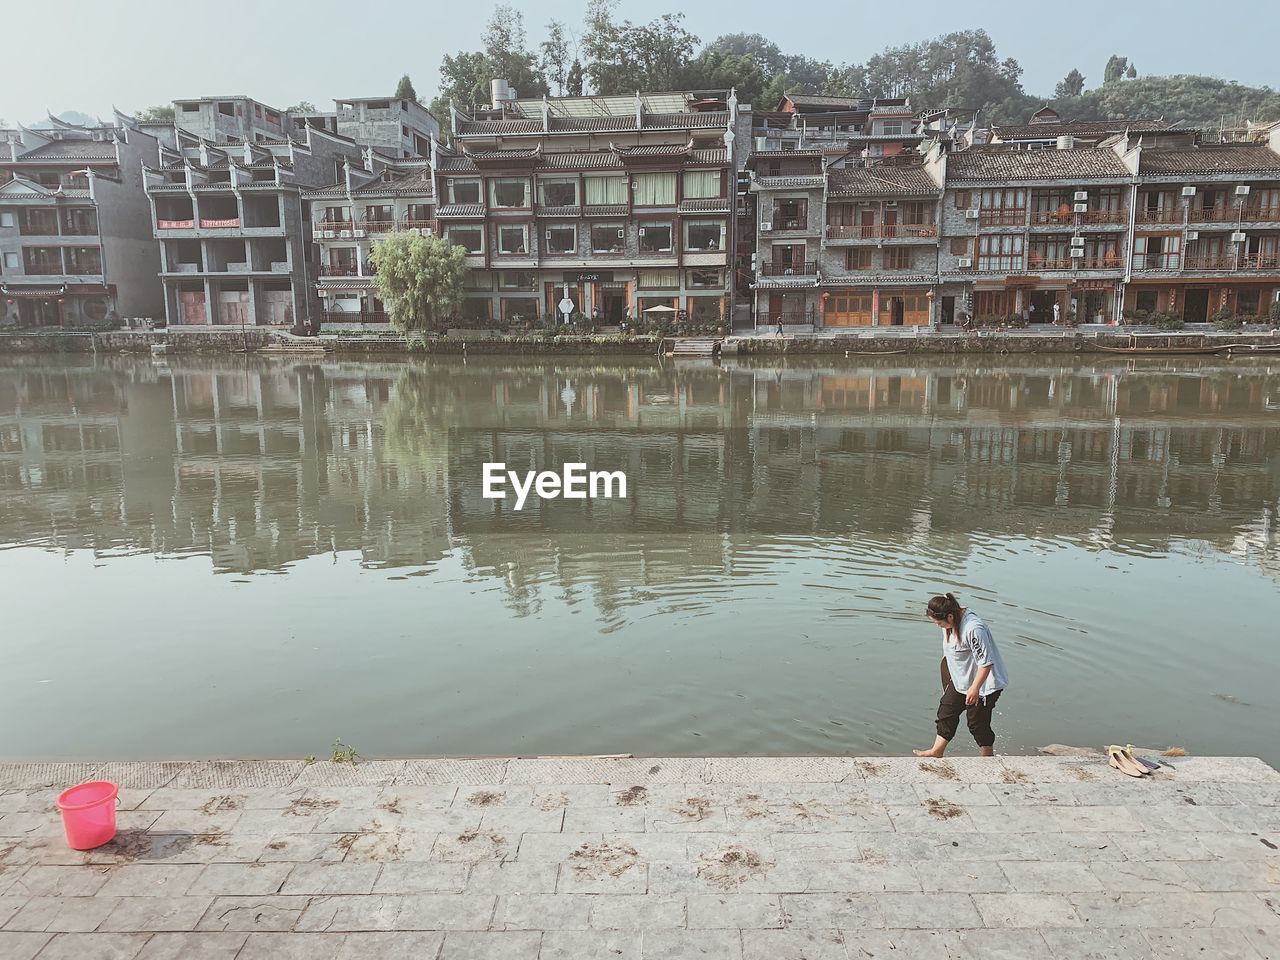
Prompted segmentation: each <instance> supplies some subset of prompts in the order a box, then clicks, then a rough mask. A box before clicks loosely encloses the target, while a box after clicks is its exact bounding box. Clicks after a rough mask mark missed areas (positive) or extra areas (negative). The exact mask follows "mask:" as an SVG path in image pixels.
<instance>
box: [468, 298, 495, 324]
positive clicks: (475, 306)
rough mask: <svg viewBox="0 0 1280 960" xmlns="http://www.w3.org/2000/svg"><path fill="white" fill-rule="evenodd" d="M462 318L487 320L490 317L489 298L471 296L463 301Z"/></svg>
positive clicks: (473, 320)
mask: <svg viewBox="0 0 1280 960" xmlns="http://www.w3.org/2000/svg"><path fill="white" fill-rule="evenodd" d="M462 319H463V320H470V321H472V322H475V321H485V320H488V319H489V300H488V298H487V297H486V298H484V299H481V298H479V297H473V298H469V299H467V300H463V301H462Z"/></svg>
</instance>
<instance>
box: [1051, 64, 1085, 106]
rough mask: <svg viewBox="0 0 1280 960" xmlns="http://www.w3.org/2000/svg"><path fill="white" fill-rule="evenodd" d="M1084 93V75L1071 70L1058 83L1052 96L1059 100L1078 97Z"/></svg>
mask: <svg viewBox="0 0 1280 960" xmlns="http://www.w3.org/2000/svg"><path fill="white" fill-rule="evenodd" d="M1082 93H1084V74H1083V73H1081V72H1080V71H1079V70H1076V69H1074V68H1072V70H1071V72H1070V73H1068V74H1067V75H1066V76H1065V77H1063V78H1062V79H1061V80H1059V81H1058V85H1057V86H1056V87H1054V90H1053V95H1054V96H1055V97H1056V98H1058V99H1059V100H1061V99H1062V98H1063V97H1078V96H1080V95H1081V94H1082Z"/></svg>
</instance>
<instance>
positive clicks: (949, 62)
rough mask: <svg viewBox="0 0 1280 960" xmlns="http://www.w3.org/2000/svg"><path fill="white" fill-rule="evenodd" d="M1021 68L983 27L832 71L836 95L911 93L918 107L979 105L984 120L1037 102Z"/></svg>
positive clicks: (830, 87)
mask: <svg viewBox="0 0 1280 960" xmlns="http://www.w3.org/2000/svg"><path fill="white" fill-rule="evenodd" d="M1021 75H1022V67H1021V66H1020V65H1019V64H1018V61H1016V60H1014V59H1013V58H1012V57H1009V58H1006V59H1004V60H1000V59H999V58H998V57H997V56H996V48H995V43H994V42H993V41H992V39H991V37H990V36H989V35H988V34H987V32H986V31H985V30H962V31H958V32H955V33H948V34H946V35H945V36H942V37H937V38H935V39H933V40H929V41H926V42H924V43H915V44H907V45H905V46H900V47H890V48H888V49H886V50H884V51H883V52H881V53H878V54H876V55H875V56H873V57H871V58H870V59H869V60H868V61H867V62H866V63H864V64H849V65H846V66H844V67H842V68H840V70H839V71H837V72H836V73H834V74H833V76H832V78H831V81H830V82H829V83H828V84H827V92H828V93H831V94H835V95H837V96H849V97H858V96H864V97H865V96H871V97H904V96H909V97H911V98H912V99H913V100H914V101H915V103H916V104H918V105H920V106H921V107H926V106H927V107H938V108H942V107H963V108H966V109H974V110H983V111H986V112H987V114H988V115H989V119H992V120H1003V119H1014V118H1017V119H1021V118H1022V116H1024V115H1025V114H1026V113H1027V112H1029V111H1030V110H1033V109H1034V108H1035V106H1036V104H1037V103H1038V102H1039V101H1038V100H1037V99H1036V98H1034V97H1029V96H1028V95H1027V94H1026V92H1025V91H1024V90H1023V89H1022V83H1021V81H1020V79H1019V78H1020V77H1021Z"/></svg>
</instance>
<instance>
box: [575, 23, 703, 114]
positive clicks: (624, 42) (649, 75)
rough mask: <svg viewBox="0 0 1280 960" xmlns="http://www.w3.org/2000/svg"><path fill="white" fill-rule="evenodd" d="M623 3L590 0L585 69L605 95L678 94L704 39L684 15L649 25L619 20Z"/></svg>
mask: <svg viewBox="0 0 1280 960" xmlns="http://www.w3.org/2000/svg"><path fill="white" fill-rule="evenodd" d="M616 6H617V0H589V2H588V4H587V16H586V21H585V23H584V27H585V30H584V31H583V34H582V44H581V45H582V52H583V55H584V56H585V57H586V58H587V63H586V66H585V71H586V75H587V78H588V79H589V80H590V81H591V87H592V91H593V92H594V93H597V94H600V95H602V96H608V95H611V94H625V93H631V92H632V91H635V90H672V89H675V88H677V87H680V86H682V85H683V82H684V80H685V79H686V76H687V71H686V68H687V64H688V62H689V61H690V59H692V57H693V51H694V50H695V49H696V48H697V46H698V38H697V37H695V36H694V35H693V34H691V33H690V32H689V31H688V30H686V29H685V28H684V14H683V13H666V14H663V15H662V16H660V17H658V18H657V19H656V20H652V21H650V22H649V23H647V24H642V25H637V24H634V23H632V22H631V21H630V20H623V21H621V22H618V21H617V20H615V19H614V16H613V11H614V8H615V7H616Z"/></svg>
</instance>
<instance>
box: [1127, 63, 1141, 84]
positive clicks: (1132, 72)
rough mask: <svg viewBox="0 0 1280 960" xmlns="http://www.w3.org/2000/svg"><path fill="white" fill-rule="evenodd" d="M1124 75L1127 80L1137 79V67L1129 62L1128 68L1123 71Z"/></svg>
mask: <svg viewBox="0 0 1280 960" xmlns="http://www.w3.org/2000/svg"><path fill="white" fill-rule="evenodd" d="M1124 75H1125V79H1127V80H1137V79H1138V68H1137V67H1135V66H1134V65H1133V64H1132V63H1131V64H1129V69H1128V70H1126V71H1125V72H1124Z"/></svg>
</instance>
